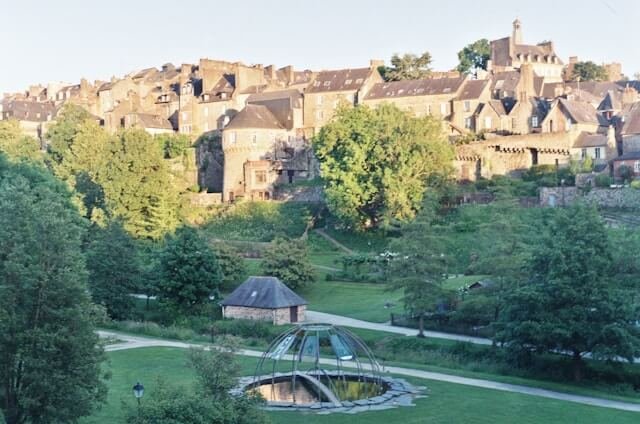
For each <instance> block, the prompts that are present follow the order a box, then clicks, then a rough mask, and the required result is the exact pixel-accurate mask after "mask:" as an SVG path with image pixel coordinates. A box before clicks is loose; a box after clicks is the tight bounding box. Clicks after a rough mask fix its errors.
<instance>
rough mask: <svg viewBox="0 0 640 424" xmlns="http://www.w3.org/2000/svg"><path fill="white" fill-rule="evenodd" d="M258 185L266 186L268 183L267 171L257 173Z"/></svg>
mask: <svg viewBox="0 0 640 424" xmlns="http://www.w3.org/2000/svg"><path fill="white" fill-rule="evenodd" d="M255 178H256V184H264V183H266V182H267V171H256V172H255Z"/></svg>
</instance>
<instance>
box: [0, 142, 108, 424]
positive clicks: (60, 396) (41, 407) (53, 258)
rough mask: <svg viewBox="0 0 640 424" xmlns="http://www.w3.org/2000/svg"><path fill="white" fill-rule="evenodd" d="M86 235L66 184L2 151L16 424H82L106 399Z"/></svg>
mask: <svg viewBox="0 0 640 424" xmlns="http://www.w3.org/2000/svg"><path fill="white" fill-rule="evenodd" d="M83 234H84V223H83V222H82V220H81V218H80V216H79V215H78V212H77V210H76V209H75V208H74V206H73V205H72V203H71V200H70V195H69V193H68V192H67V191H66V189H65V187H64V186H63V185H62V184H60V183H58V182H56V181H55V180H54V179H53V178H52V177H51V175H50V174H48V173H47V172H46V171H45V170H43V169H41V168H36V167H31V166H28V165H26V164H20V165H14V166H8V165H7V164H6V163H4V160H3V159H2V156H1V155H0V293H1V295H0V357H1V358H2V361H1V362H0V385H1V386H2V390H0V409H1V410H2V412H3V413H4V417H5V420H6V422H7V423H8V424H24V423H62V422H75V421H76V420H77V419H78V418H80V417H83V416H87V415H90V414H91V413H92V411H93V410H94V408H95V407H96V406H97V404H98V403H100V402H102V401H104V400H105V396H106V386H105V385H104V383H103V381H102V374H101V371H100V363H101V362H102V360H103V359H104V353H103V351H102V348H101V347H100V346H99V344H98V336H97V335H96V334H95V332H94V323H95V320H96V317H97V310H96V308H95V307H94V306H93V305H92V304H91V302H90V299H89V296H88V294H87V281H86V280H87V271H86V268H85V260H84V256H83V254H82V250H81V240H82V237H83ZM0 415H1V414H0Z"/></svg>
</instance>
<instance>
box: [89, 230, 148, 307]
mask: <svg viewBox="0 0 640 424" xmlns="http://www.w3.org/2000/svg"><path fill="white" fill-rule="evenodd" d="M87 268H88V270H89V289H90V291H91V297H92V298H93V301H94V302H95V303H98V304H102V305H104V306H105V307H106V309H107V313H108V314H109V316H110V317H111V318H114V319H126V318H130V317H131V312H132V310H133V307H134V302H133V299H132V298H131V296H130V294H131V293H134V292H135V290H136V289H137V287H138V283H139V279H140V274H141V265H140V261H139V259H138V249H137V247H136V245H135V243H134V241H133V240H132V239H131V237H130V236H129V234H127V233H126V232H125V231H124V229H123V228H122V225H121V224H120V223H119V222H117V221H113V222H110V223H109V224H108V225H107V227H106V228H104V229H101V228H99V227H94V236H93V240H92V241H91V243H90V244H89V248H88V249H87Z"/></svg>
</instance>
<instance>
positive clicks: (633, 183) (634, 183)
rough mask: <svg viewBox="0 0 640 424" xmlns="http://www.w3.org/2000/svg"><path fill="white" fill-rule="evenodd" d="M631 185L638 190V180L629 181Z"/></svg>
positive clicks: (639, 186) (639, 188)
mask: <svg viewBox="0 0 640 424" xmlns="http://www.w3.org/2000/svg"><path fill="white" fill-rule="evenodd" d="M631 187H632V188H635V189H636V190H640V180H633V181H631Z"/></svg>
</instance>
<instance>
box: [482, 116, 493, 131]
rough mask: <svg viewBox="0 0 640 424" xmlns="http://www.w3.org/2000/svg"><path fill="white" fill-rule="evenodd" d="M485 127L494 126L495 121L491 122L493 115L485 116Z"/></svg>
mask: <svg viewBox="0 0 640 424" xmlns="http://www.w3.org/2000/svg"><path fill="white" fill-rule="evenodd" d="M484 127H485V128H486V129H488V130H490V129H491V127H493V122H491V117H490V116H487V117H485V118H484Z"/></svg>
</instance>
